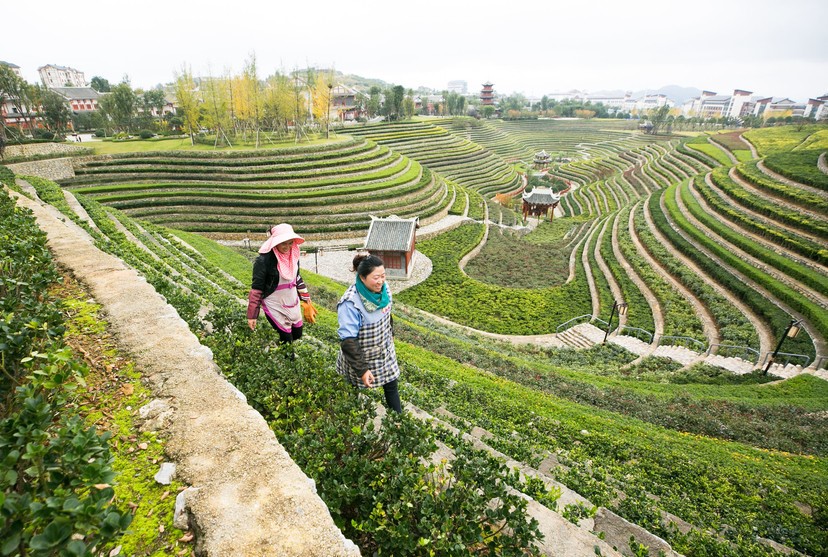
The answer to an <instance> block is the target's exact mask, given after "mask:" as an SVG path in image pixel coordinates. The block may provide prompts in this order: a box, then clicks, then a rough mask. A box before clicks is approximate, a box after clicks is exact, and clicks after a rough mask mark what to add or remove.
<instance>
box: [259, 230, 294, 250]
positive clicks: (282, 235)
mask: <svg viewBox="0 0 828 557" xmlns="http://www.w3.org/2000/svg"><path fill="white" fill-rule="evenodd" d="M288 240H296V245H297V246H298V245H300V244H303V243H304V242H305V239H304V238H302V237H301V236H300V235H299V234H297V233H296V232H294V231H293V227H292V226H291V225H289V224H286V223H282V224H277V225H276V226H273V227H271V228H270V238H268V239H267V240H265V243H264V244H262V247H260V248H259V253H267V252H269V251H270V250H272V249H273V248H275V247H276V246H278V245H279V244H281V243H282V242H287V241H288Z"/></svg>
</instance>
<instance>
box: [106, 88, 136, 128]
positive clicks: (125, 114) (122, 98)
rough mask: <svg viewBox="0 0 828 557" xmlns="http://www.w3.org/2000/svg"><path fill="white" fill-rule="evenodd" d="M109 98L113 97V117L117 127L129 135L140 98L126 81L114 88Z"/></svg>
mask: <svg viewBox="0 0 828 557" xmlns="http://www.w3.org/2000/svg"><path fill="white" fill-rule="evenodd" d="M108 96H111V97H112V113H111V115H112V119H113V120H114V122H115V127H116V128H117V129H119V130H120V131H122V132H127V133H129V132H130V130H131V129H132V123H133V119H134V118H135V113H136V110H137V108H138V96H137V95H136V94H135V91H133V90H132V87H130V86H129V82H128V81H126V80H124V81H122V82H121V83H119V84H118V85H116V86H115V87H113V88H112V92H111V93H110V94H109V95H108Z"/></svg>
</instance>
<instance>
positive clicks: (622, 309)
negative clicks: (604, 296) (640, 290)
mask: <svg viewBox="0 0 828 557" xmlns="http://www.w3.org/2000/svg"><path fill="white" fill-rule="evenodd" d="M615 310H618V319H619V321H620V320H621V316H622V315H627V303H626V302H622V303H620V304H619V303H618V302H617V301H616V300H613V301H612V311H610V318H609V322H608V323H607V332H606V333H604V342H603V343H604V344H606V343H607V337H608V336H609V334H610V329H611V328H612V318H613V316H614V315H615Z"/></svg>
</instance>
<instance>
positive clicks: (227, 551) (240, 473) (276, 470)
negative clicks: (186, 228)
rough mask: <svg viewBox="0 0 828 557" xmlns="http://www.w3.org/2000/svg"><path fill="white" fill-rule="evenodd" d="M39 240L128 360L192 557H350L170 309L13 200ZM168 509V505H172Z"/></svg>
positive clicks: (71, 233)
mask: <svg viewBox="0 0 828 557" xmlns="http://www.w3.org/2000/svg"><path fill="white" fill-rule="evenodd" d="M11 195H12V196H13V197H15V198H16V199H17V203H18V205H20V206H22V207H26V208H28V209H30V210H31V211H32V212H33V213H34V216H35V218H36V219H37V224H38V226H39V227H40V228H41V229H42V230H44V231H45V232H46V234H47V236H48V246H49V249H50V250H51V251H52V253H53V254H54V257H55V259H56V261H57V263H58V265H60V266H61V267H62V268H63V269H66V270H67V271H68V272H69V273H71V274H72V275H73V276H75V277H76V278H77V279H78V280H80V281H81V282H83V283H84V284H85V285H86V286H87V287H88V288H89V290H90V291H91V293H92V295H93V296H94V298H95V301H96V302H97V303H99V304H101V305H102V306H103V308H104V309H105V311H106V314H107V319H108V322H109V326H110V327H111V329H112V330H113V331H114V332H115V333H116V335H117V337H118V342H119V345H120V346H121V347H122V348H123V349H124V350H125V351H127V352H128V353H129V354H130V356H131V357H132V358H133V360H134V362H135V365H136V369H137V370H138V371H140V372H141V374H142V376H143V378H144V380H145V381H146V382H147V384H148V385H149V386H150V388H151V390H152V392H153V396H154V397H156V400H157V401H158V402H157V404H158V405H163V406H166V407H167V408H168V411H169V415H168V418H167V419H166V420H164V423H165V425H163V426H161V436H162V438H164V439H166V447H165V451H166V454H167V455H168V456H169V457H171V458H172V459H173V460H174V462H175V463H176V465H177V468H176V476H177V477H178V479H180V480H181V481H182V482H184V483H186V484H189V485H190V486H192V488H190V489H188V490H186V492H185V493H186V495H185V500H186V505H187V510H188V514H189V523H190V528H191V529H192V530H194V532H195V534H196V553H197V554H199V555H214V556H221V555H238V556H240V557H246V556H250V557H253V556H260V555H285V556H297V557H298V556H302V557H311V556H314V557H334V556H336V557H355V556H357V555H359V554H360V553H359V549H358V548H357V547H356V546H355V545H354V544H353V543H352V542H350V541H349V540H346V539H345V538H344V537H343V535H342V532H341V531H340V530H339V529H338V528H337V527H336V525H335V524H334V522H333V520H332V518H331V516H330V513H329V512H328V508H327V507H326V506H325V504H324V503H323V502H322V500H321V499H320V498H319V496H318V495H316V493H315V490H314V488H313V484H312V482H311V481H310V480H309V479H308V477H307V476H306V475H305V474H304V473H303V472H302V470H300V469H299V467H298V466H297V465H296V464H295V463H294V462H293V461H292V460H291V458H290V455H288V453H287V451H286V450H285V449H284V447H282V445H281V444H280V443H279V442H278V440H277V439H276V437H275V435H274V434H273V431H272V430H271V429H270V428H269V427H268V425H267V423H266V422H265V420H264V419H263V418H262V416H261V415H260V414H259V413H258V412H256V411H255V410H254V409H253V408H251V407H250V406H249V405H248V404H247V403H246V401H245V400H244V397H243V395H241V393H239V392H238V391H237V390H236V389H235V388H234V387H233V386H232V385H230V383H228V382H227V380H226V379H224V377H223V376H222V375H221V372H220V370H219V369H218V367H217V366H216V364H215V363H213V361H212V354H211V353H210V351H209V349H207V348H205V347H204V346H202V345H201V344H200V343H199V341H198V338H197V337H196V336H195V335H194V334H193V333H192V332H191V331H190V329H189V327H188V325H187V324H186V323H185V322H184V321H183V320H182V319H181V318H180V317H179V316H178V314H177V313H176V311H175V309H173V308H172V306H170V305H169V304H167V303H166V302H165V301H164V299H163V298H162V297H161V296H160V295H159V294H158V293H157V292H156V291H155V289H154V288H153V287H152V286H151V285H149V284H148V283H147V282H146V280H144V278H142V277H140V276H139V275H138V273H137V272H135V271H134V270H133V269H130V268H128V267H127V266H126V265H125V264H124V263H123V262H122V261H121V260H120V259H117V258H115V257H113V256H111V255H109V254H106V253H104V252H102V251H100V250H99V249H97V248H96V247H95V246H94V245H93V244H92V241H91V238H90V237H89V235H88V234H87V233H86V232H85V231H84V230H83V229H81V228H80V227H78V226H77V225H76V224H74V223H73V222H72V221H69V220H68V219H66V217H64V216H63V215H61V214H60V213H59V212H58V211H57V209H55V208H54V207H52V206H50V205H47V204H43V203H41V202H37V201H33V200H31V199H28V198H26V197H24V196H21V195H19V194H17V193H15V192H11ZM172 502H173V500H172V499H171V500H170V504H172Z"/></svg>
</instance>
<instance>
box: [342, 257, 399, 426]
mask: <svg viewBox="0 0 828 557" xmlns="http://www.w3.org/2000/svg"><path fill="white" fill-rule="evenodd" d="M353 265H354V266H353V270H354V272H356V278H355V280H354V284H352V285H351V286H349V287H348V289H347V290H346V291H345V294H343V295H342V298H341V299H340V300H339V303H338V304H337V306H336V313H337V317H338V318H339V329H338V333H339V339H340V344H339V347H340V351H339V356H338V357H337V359H336V371H337V372H338V373H339V374H341V375H342V376H343V377H344V378H345V379H346V380H347V381H348V382H349V383H350V384H351V385H353V386H355V387H359V388H368V389H370V388H373V387H379V386H382V388H383V391H384V392H385V405H386V406H387V407H388V408H390V409H392V410H394V411H396V412H399V413H402V405H401V403H400V393H399V389H398V387H397V379H398V378H399V377H400V366H399V364H398V363H397V352H396V351H395V350H394V336H393V331H392V329H391V292H390V291H389V290H388V285H387V284H386V283H385V267H384V266H383V262H382V259H380V258H379V257H377V256H375V255H369V254H368V253H366V252H360V253H357V255H356V257H354V261H353Z"/></svg>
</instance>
